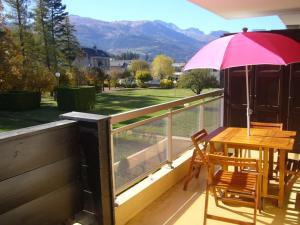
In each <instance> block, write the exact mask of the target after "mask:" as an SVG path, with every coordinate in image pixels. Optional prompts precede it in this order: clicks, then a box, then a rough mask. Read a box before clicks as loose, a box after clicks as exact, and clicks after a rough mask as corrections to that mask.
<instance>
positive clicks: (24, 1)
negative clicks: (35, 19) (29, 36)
mask: <svg viewBox="0 0 300 225" xmlns="http://www.w3.org/2000/svg"><path fill="white" fill-rule="evenodd" d="M5 2H6V3H7V5H8V6H9V7H10V14H9V19H10V20H11V21H12V24H13V25H15V26H16V27H17V35H18V39H19V45H20V50H21V54H22V56H23V57H22V64H23V73H24V74H23V80H24V81H25V80H26V74H25V73H26V72H25V71H26V66H27V65H26V60H27V59H28V55H27V52H26V33H27V32H28V18H29V12H28V4H29V0H5Z"/></svg>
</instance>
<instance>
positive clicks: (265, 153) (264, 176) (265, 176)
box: [263, 148, 269, 196]
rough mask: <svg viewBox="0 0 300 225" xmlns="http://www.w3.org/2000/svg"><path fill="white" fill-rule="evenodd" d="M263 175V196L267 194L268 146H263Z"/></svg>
mask: <svg viewBox="0 0 300 225" xmlns="http://www.w3.org/2000/svg"><path fill="white" fill-rule="evenodd" d="M263 151H264V167H263V168H264V175H263V196H267V195H268V184H269V176H268V172H269V162H268V160H269V148H264V149H263Z"/></svg>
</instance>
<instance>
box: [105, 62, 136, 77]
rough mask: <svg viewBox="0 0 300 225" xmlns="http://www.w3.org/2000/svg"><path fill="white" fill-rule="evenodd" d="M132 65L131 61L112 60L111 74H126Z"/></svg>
mask: <svg viewBox="0 0 300 225" xmlns="http://www.w3.org/2000/svg"><path fill="white" fill-rule="evenodd" d="M130 65H131V60H111V61H110V70H109V73H110V74H113V73H124V72H125V71H126V70H127V69H128V67H129V66H130Z"/></svg>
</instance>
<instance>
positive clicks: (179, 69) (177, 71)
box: [172, 63, 185, 80]
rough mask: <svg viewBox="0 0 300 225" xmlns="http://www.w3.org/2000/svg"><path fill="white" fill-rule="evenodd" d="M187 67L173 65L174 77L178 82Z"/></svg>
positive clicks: (180, 64) (179, 64) (181, 64)
mask: <svg viewBox="0 0 300 225" xmlns="http://www.w3.org/2000/svg"><path fill="white" fill-rule="evenodd" d="M184 66H185V63H173V64H172V67H173V68H174V73H173V76H174V78H175V79H176V80H178V79H179V78H180V76H181V75H182V74H183V68H184Z"/></svg>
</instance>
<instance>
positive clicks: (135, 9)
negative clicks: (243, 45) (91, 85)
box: [63, 0, 284, 33]
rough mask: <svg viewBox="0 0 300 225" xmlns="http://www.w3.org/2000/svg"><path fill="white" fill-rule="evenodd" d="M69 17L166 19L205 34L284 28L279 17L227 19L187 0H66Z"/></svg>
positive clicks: (108, 19) (105, 19)
mask: <svg viewBox="0 0 300 225" xmlns="http://www.w3.org/2000/svg"><path fill="white" fill-rule="evenodd" d="M63 3H64V4H66V5H67V9H68V11H69V12H70V14H74V15H79V16H85V17H91V18H95V19H99V20H104V21H115V20H163V21H165V22H171V23H174V24H176V25H177V26H178V27H180V28H189V27H196V28H199V29H200V30H202V31H204V32H205V33H209V32H210V31H213V30H226V31H230V32H237V31H240V30H241V29H242V28H243V27H245V26H246V27H248V28H249V29H250V30H252V29H267V30H269V29H283V28H284V25H283V24H282V23H281V21H280V19H279V18H278V17H276V16H271V17H260V18H251V19H238V20H225V19H223V18H221V17H219V16H216V15H214V14H212V13H210V12H208V11H207V10H205V9H202V8H200V7H198V6H196V5H194V4H192V3H190V2H188V1H187V0H63Z"/></svg>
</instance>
